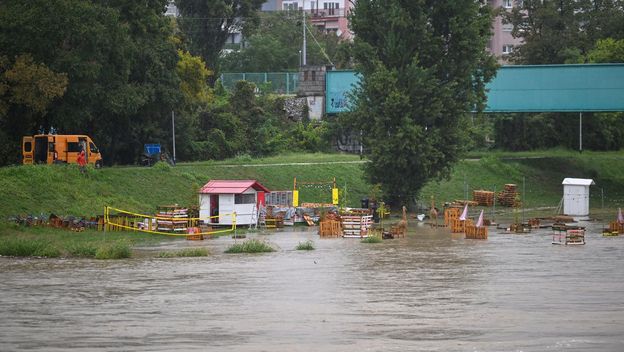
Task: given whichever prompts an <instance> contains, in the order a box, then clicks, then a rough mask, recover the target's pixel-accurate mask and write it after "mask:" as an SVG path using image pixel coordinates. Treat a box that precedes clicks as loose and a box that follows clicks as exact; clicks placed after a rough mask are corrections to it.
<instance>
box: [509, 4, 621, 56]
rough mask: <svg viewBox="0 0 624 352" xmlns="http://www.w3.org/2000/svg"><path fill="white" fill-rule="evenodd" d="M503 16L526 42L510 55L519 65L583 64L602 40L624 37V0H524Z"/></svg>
mask: <svg viewBox="0 0 624 352" xmlns="http://www.w3.org/2000/svg"><path fill="white" fill-rule="evenodd" d="M502 14H503V18H504V21H505V22H508V23H511V24H513V26H514V29H513V31H512V34H513V35H514V36H515V37H517V38H522V40H523V42H524V44H523V45H521V46H519V47H518V48H517V49H516V50H514V52H513V53H512V54H511V59H512V60H513V61H514V62H516V63H522V64H533V65H538V64H562V63H577V62H582V61H583V58H584V57H585V56H586V55H587V54H588V52H589V51H590V50H591V49H592V48H593V47H594V45H595V44H596V42H597V41H598V40H599V39H604V38H615V39H622V38H624V25H623V23H624V1H621V0H599V1H577V0H556V1H555V0H525V1H522V6H521V7H517V8H514V9H513V10H512V11H510V12H507V11H503V12H502Z"/></svg>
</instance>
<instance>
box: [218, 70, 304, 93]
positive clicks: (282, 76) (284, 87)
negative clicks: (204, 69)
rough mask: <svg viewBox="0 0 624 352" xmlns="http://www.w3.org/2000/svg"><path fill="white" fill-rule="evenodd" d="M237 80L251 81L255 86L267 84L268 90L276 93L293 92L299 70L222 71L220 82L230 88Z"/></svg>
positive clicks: (297, 80) (297, 85)
mask: <svg viewBox="0 0 624 352" xmlns="http://www.w3.org/2000/svg"><path fill="white" fill-rule="evenodd" d="M238 81H248V82H253V83H255V84H256V86H258V87H259V86H264V85H267V86H268V87H269V88H270V91H271V92H273V93H277V94H295V93H297V89H298V88H299V72H261V73H257V72H253V73H250V72H247V73H223V74H221V82H222V83H223V86H224V87H225V88H226V89H228V90H231V89H232V88H234V85H235V84H236V82H238Z"/></svg>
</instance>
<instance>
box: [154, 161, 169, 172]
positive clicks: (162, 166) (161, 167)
mask: <svg viewBox="0 0 624 352" xmlns="http://www.w3.org/2000/svg"><path fill="white" fill-rule="evenodd" d="M152 168H153V169H154V170H158V171H165V172H168V171H171V165H169V164H168V163H166V162H164V161H159V162H157V163H156V164H154V166H152Z"/></svg>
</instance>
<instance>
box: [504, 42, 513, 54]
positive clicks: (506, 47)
mask: <svg viewBox="0 0 624 352" xmlns="http://www.w3.org/2000/svg"><path fill="white" fill-rule="evenodd" d="M513 48H514V47H513V45H511V44H505V45H503V55H507V54H511V53H513Z"/></svg>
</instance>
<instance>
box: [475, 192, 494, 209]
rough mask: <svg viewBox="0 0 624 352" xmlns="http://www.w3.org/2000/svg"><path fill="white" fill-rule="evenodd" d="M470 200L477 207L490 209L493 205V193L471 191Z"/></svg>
mask: <svg viewBox="0 0 624 352" xmlns="http://www.w3.org/2000/svg"><path fill="white" fill-rule="evenodd" d="M472 200H473V201H475V202H477V203H478V204H479V205H482V206H485V207H491V206H493V205H494V192H490V191H484V190H482V189H480V190H474V191H472Z"/></svg>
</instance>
